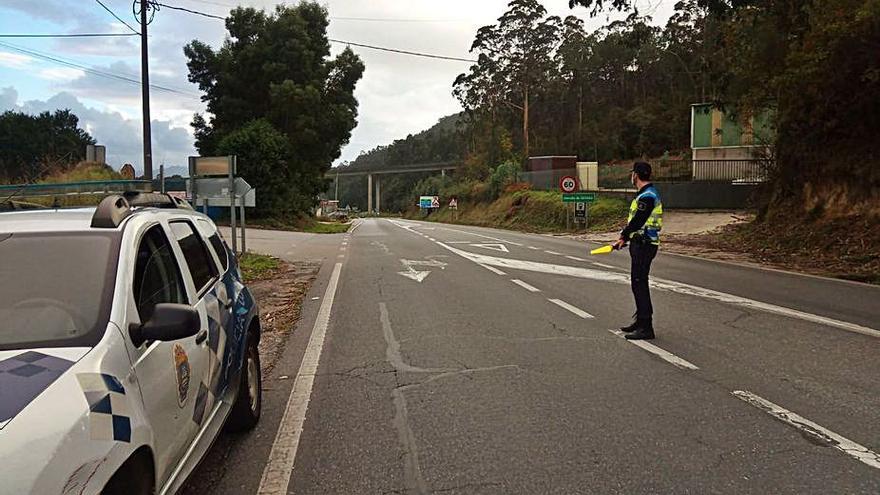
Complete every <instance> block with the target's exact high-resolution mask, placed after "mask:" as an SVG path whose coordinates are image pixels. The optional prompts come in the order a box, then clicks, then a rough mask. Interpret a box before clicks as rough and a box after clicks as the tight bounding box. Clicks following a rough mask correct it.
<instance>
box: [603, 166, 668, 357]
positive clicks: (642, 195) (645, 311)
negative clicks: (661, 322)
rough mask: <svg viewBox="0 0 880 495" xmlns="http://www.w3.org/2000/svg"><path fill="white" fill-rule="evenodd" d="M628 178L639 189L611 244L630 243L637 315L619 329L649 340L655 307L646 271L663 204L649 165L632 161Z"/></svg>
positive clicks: (657, 242)
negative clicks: (632, 320) (615, 239)
mask: <svg viewBox="0 0 880 495" xmlns="http://www.w3.org/2000/svg"><path fill="white" fill-rule="evenodd" d="M630 180H631V181H632V184H633V185H634V186H635V187H636V188H637V189H638V190H639V192H638V194H637V195H636V198H635V199H633V201H632V204H630V207H629V218H628V223H627V226H626V227H625V228H624V229H623V231H622V232H621V233H620V239H618V240H617V242H616V243H614V247H615V249H621V248H623V247H624V246H626V245H627V243H628V244H629V255H630V258H631V259H632V267H631V269H630V281H631V284H632V292H633V296H634V297H635V300H636V314H635V322H633V323H632V324H631V325H630V326H628V327H623V328H621V330H622V331H624V332H625V333H626V338H627V339H630V340H650V339H653V338H654V324H653V321H652V318H653V315H654V308H653V306H651V292H650V289H649V287H648V274H649V273H650V271H651V262H652V261H653V260H654V257H655V256H657V249H658V247H659V246H660V229H661V228H662V227H663V204H662V203H661V202H660V195H659V194H658V193H657V189H656V188H654V185H653V184H651V165H650V164H648V163H645V162H636V163H635V164H633V168H632V173H631V175H630Z"/></svg>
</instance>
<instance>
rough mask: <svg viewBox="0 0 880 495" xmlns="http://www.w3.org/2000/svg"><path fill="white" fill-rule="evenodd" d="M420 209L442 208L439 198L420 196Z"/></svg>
mask: <svg viewBox="0 0 880 495" xmlns="http://www.w3.org/2000/svg"><path fill="white" fill-rule="evenodd" d="M419 208H421V209H423V210H427V209H430V208H440V197H439V196H419Z"/></svg>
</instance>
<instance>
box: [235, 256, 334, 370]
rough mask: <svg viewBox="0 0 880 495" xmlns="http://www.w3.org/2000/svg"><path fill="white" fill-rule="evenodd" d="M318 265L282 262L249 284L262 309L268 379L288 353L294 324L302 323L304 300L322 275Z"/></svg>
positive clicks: (262, 344) (262, 350) (264, 367)
mask: <svg viewBox="0 0 880 495" xmlns="http://www.w3.org/2000/svg"><path fill="white" fill-rule="evenodd" d="M319 268H320V265H319V264H318V263H307V262H297V263H287V262H284V261H282V262H280V265H279V267H278V268H277V269H276V270H273V271H271V272H269V273H265V274H263V275H261V276H260V278H258V279H256V280H252V281H250V282H248V287H250V289H251V292H252V293H253V295H254V298H255V299H256V300H257V304H259V306H260V322H261V324H262V329H263V331H262V336H261V338H260V356H261V358H262V359H261V365H262V366H261V367H262V372H263V376H264V377H265V376H268V374H269V372H271V371H272V368H273V367H274V366H275V362H276V361H277V360H278V357H279V356H281V353H282V352H283V351H284V345H285V343H286V342H287V338H288V336H289V335H290V332H292V331H293V327H294V325H296V322H297V321H299V318H300V314H301V310H302V301H303V298H304V297H305V295H306V294H307V293H308V291H309V288H310V287H311V286H312V282H314V281H315V277H316V276H317V274H318V269H319Z"/></svg>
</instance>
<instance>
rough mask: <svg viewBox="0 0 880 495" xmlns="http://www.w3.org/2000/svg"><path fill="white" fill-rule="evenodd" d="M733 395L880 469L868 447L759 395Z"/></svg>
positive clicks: (741, 392)
mask: <svg viewBox="0 0 880 495" xmlns="http://www.w3.org/2000/svg"><path fill="white" fill-rule="evenodd" d="M732 393H733V395H734V396H735V397H736V398H738V399H741V400H743V401H745V402H747V403H749V404H751V405H753V406H755V407H757V408H758V409H760V410H762V411H764V412H766V413H767V414H769V415H771V416H773V417H774V418H776V419H778V420H780V421H782V422H783V423H787V424H789V425H791V426H793V427H795V428H797V429H798V430H800V431H801V432H802V433H803V434H805V435H808V436H810V437H812V438H815V439H818V440H820V441H821V442H823V443H826V444H828V445H831V446H832V447H834V448H835V449H837V450H839V451H841V452H843V453H844V454H846V455H848V456H850V457H853V458H855V459H858V460H859V461H860V462H863V463H865V464H867V465H869V466H871V467H872V468H877V469H880V454H877V453H876V452H872V451H871V450H868V448H867V447H865V446H862V445H859V444H857V443H856V442H853V441H852V440H850V439H848V438H846V437H842V436H840V435H838V434H837V433H834V432H833V431H831V430H829V429H827V428H824V427H822V426H820V425H818V424H816V423H814V422H812V421H810V420H809V419H806V418H804V417H803V416H800V415H798V414H796V413H793V412H791V411H789V410H788V409H785V408H783V407H782V406H779V405H777V404H774V403H772V402H770V401H769V400H767V399H764V398H762V397H759V396H758V395H755V394H753V393H751V392H748V391H745V390H735V391H733V392H732Z"/></svg>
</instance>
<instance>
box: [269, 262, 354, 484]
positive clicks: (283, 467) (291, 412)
mask: <svg viewBox="0 0 880 495" xmlns="http://www.w3.org/2000/svg"><path fill="white" fill-rule="evenodd" d="M341 272H342V263H336V266H335V267H334V268H333V273H332V274H331V275H330V282H329V283H328V284H327V290H326V291H324V300H323V301H321V307H320V308H319V309H318V316H317V318H316V319H315V326H314V327H313V328H312V335H311V336H310V337H309V344H308V346H307V347H306V352H305V355H303V360H302V363H300V366H299V371H298V372H297V374H296V380H295V381H294V382H293V390H291V392H290V398H289V399H288V401H287V407H286V408H285V409H284V416H283V417H282V418H281V424H280V425H279V426H278V433H277V434H276V435H275V441H274V442H273V443H272V451H271V452H269V460H268V461H267V462H266V468H265V469H264V470H263V476H262V478H260V487H259V489H258V490H257V493H259V494H260V495H281V494H286V493H287V485H289V484H290V476H291V473H292V471H293V467H294V461H295V460H296V451H297V449H298V448H299V440H300V436H301V434H302V431H303V424H304V423H305V420H306V411H307V410H308V408H309V399H310V398H311V395H312V386H313V385H314V383H315V375H316V374H317V372H318V363H319V362H320V361H321V351H322V350H323V349H324V337H325V336H326V335H327V327H328V326H329V324H330V310H331V309H332V308H333V299H334V298H335V297H336V287H337V286H338V285H339V274H340V273H341Z"/></svg>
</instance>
